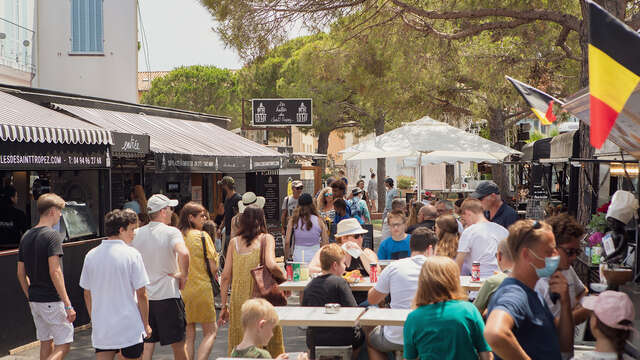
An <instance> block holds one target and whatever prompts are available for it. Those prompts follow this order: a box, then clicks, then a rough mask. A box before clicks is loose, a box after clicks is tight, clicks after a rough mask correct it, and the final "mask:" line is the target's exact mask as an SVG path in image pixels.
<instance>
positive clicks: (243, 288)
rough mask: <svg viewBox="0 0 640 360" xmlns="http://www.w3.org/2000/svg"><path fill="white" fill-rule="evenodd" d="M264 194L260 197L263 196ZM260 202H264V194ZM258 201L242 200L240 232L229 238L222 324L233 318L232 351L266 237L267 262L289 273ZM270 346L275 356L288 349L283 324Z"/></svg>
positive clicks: (277, 271) (276, 271) (273, 269)
mask: <svg viewBox="0 0 640 360" xmlns="http://www.w3.org/2000/svg"><path fill="white" fill-rule="evenodd" d="M260 198H261V197H258V199H259V200H260ZM257 203H258V205H264V198H262V201H259V202H257ZM258 205H250V206H248V207H244V206H243V205H242V202H240V208H239V210H240V212H241V213H242V215H241V216H240V232H239V233H238V236H236V237H234V238H232V239H231V241H230V242H229V248H228V250H227V257H226V259H225V261H226V262H225V266H224V271H223V272H222V281H221V284H220V294H221V295H220V296H221V303H222V310H221V312H220V318H219V319H218V325H223V324H225V323H227V322H229V321H230V324H229V341H228V342H227V344H228V353H229V354H231V351H232V350H233V349H234V348H235V347H236V346H237V345H238V344H239V343H240V342H241V341H242V337H243V333H242V324H241V321H240V315H241V307H242V304H243V303H244V302H245V301H247V300H248V299H250V298H251V294H252V293H253V277H252V276H251V272H250V271H251V269H253V268H255V267H257V266H258V265H259V264H260V244H261V242H262V239H263V238H264V240H265V242H266V247H265V264H264V265H265V266H266V267H267V268H268V269H269V270H270V271H271V272H272V273H274V274H281V276H282V277H284V275H285V274H284V272H283V271H282V269H280V267H278V264H276V258H275V240H274V239H273V236H271V235H270V234H268V233H267V224H266V222H265V218H264V211H262V207H259V206H258ZM230 283H231V304H230V305H229V304H227V289H229V284H230ZM266 350H267V351H269V353H270V354H271V357H272V358H274V359H275V358H276V357H277V356H278V355H280V354H282V353H284V343H283V339H282V328H281V327H280V326H279V325H278V326H276V327H274V329H273V337H272V338H271V340H270V341H269V343H268V344H267V347H266Z"/></svg>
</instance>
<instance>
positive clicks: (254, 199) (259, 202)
mask: <svg viewBox="0 0 640 360" xmlns="http://www.w3.org/2000/svg"><path fill="white" fill-rule="evenodd" d="M265 201H266V200H265V199H264V197H262V196H256V194H254V193H252V192H251V191H249V192H246V193H244V195H242V200H240V201H238V211H239V212H240V214H242V213H243V212H244V209H246V208H247V206H249V205H255V206H257V207H259V208H260V209H262V208H263V207H264V203H265Z"/></svg>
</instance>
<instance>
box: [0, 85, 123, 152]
mask: <svg viewBox="0 0 640 360" xmlns="http://www.w3.org/2000/svg"><path fill="white" fill-rule="evenodd" d="M0 139H2V140H3V141H11V142H22V143H49V144H86V145H109V144H112V143H113V141H112V138H111V134H110V133H109V132H108V131H107V130H105V129H102V128H100V127H98V126H96V125H93V124H89V123H87V122H85V121H82V120H79V119H76V118H74V117H71V116H68V115H65V114H62V113H59V112H57V111H54V110H51V109H47V108H46V107H43V106H40V105H37V104H34V103H32V102H29V101H26V100H23V99H20V98H18V97H16V96H13V95H9V94H7V93H5V92H2V91H0Z"/></svg>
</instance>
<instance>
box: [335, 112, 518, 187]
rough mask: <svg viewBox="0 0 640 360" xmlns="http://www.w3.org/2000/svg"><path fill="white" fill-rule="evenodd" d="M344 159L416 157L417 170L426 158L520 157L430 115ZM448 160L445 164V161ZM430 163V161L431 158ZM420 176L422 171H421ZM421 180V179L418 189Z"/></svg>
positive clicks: (365, 144)
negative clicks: (424, 156) (424, 157)
mask: <svg viewBox="0 0 640 360" xmlns="http://www.w3.org/2000/svg"><path fill="white" fill-rule="evenodd" d="M340 153H342V154H344V157H345V160H365V159H378V158H390V157H415V158H417V159H416V162H417V166H418V169H420V168H421V165H422V164H421V163H422V160H423V156H421V155H426V156H431V157H432V159H438V158H440V159H441V160H440V162H447V163H453V162H469V161H472V162H489V163H499V162H501V161H502V160H504V159H505V158H506V157H507V156H509V155H513V154H521V153H520V152H519V151H517V150H514V149H511V148H509V147H507V146H504V145H501V144H498V143H496V142H493V141H491V140H487V139H485V138H483V137H481V136H478V135H475V134H471V133H468V132H466V131H464V130H462V129H459V128H457V127H454V126H451V125H449V124H446V123H443V122H440V121H436V120H434V119H432V118H430V117H428V116H425V117H423V118H422V119H419V120H416V121H414V122H411V123H408V124H406V125H404V126H401V127H399V128H397V129H394V130H392V131H389V132H388V133H385V134H382V135H380V136H377V137H376V138H375V139H373V140H369V141H365V142H363V143H360V144H357V145H354V146H352V147H350V148H347V149H345V150H342V151H341V152H340ZM442 159H445V161H442ZM426 160H427V161H430V160H429V159H428V158H427V159H426ZM419 173H420V175H421V171H419ZM421 187H422V179H421V176H418V189H420V190H421Z"/></svg>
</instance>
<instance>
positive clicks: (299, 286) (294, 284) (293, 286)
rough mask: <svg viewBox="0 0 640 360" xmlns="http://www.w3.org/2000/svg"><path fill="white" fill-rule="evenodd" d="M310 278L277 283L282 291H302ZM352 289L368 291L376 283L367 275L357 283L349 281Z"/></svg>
mask: <svg viewBox="0 0 640 360" xmlns="http://www.w3.org/2000/svg"><path fill="white" fill-rule="evenodd" d="M310 281H311V280H310V279H309V280H304V281H285V282H283V283H282V284H280V285H278V287H280V290H282V291H304V288H305V287H306V286H307V285H308V284H309V282H310ZM349 286H351V290H352V291H369V289H371V288H373V287H375V286H376V283H372V282H370V281H369V278H368V277H363V278H362V281H360V282H357V283H349Z"/></svg>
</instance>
